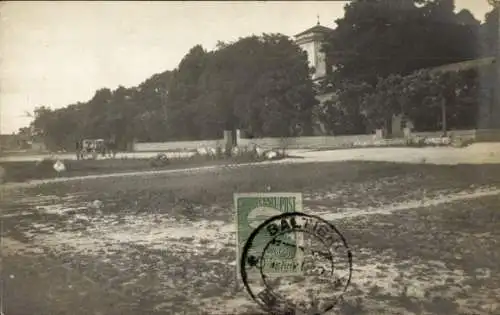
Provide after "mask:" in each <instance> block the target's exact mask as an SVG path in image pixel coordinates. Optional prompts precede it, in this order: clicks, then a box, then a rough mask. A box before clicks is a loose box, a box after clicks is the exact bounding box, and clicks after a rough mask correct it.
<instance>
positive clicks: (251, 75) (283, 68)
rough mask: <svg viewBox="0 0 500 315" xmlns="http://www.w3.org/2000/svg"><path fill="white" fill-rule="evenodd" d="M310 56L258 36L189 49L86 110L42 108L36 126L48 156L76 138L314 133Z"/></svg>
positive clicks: (103, 92)
mask: <svg viewBox="0 0 500 315" xmlns="http://www.w3.org/2000/svg"><path fill="white" fill-rule="evenodd" d="M309 70H310V69H309V68H308V65H307V56H306V55H305V53H304V52H303V51H302V50H301V49H300V48H299V47H298V46H297V45H296V44H295V43H294V42H293V41H292V40H291V39H289V38H288V37H286V36H284V35H281V34H263V35H262V36H249V37H245V38H240V39H239V40H237V41H236V42H233V43H222V42H221V43H219V44H218V45H217V48H216V50H214V51H206V50H205V49H203V47H201V46H200V45H197V46H195V47H193V48H192V49H191V50H190V51H189V52H188V53H187V54H186V56H185V57H184V58H183V59H182V60H181V62H180V64H179V66H178V67H177V68H176V69H175V70H174V71H171V72H170V71H166V72H163V73H160V74H156V75H154V76H152V77H151V78H149V79H147V80H146V81H144V82H143V83H141V84H140V85H139V86H137V87H132V88H125V87H121V86H120V87H118V88H117V89H116V90H114V91H111V90H110V89H107V88H103V89H100V90H98V91H96V93H95V95H94V97H92V99H90V100H89V101H88V102H86V103H78V104H74V105H70V106H67V107H65V108H62V109H58V110H54V111H52V110H50V109H47V108H41V109H39V113H38V114H37V117H35V121H34V122H33V125H34V126H36V127H37V128H39V129H40V130H43V132H44V139H46V140H47V141H46V142H48V143H49V147H50V148H52V149H60V148H73V147H74V143H75V141H76V140H78V139H81V138H112V139H115V141H116V143H117V144H118V145H119V146H120V147H121V148H125V147H126V146H127V144H128V143H129V142H131V141H133V140H138V141H153V142H155V141H167V140H195V139H218V138H221V137H222V133H223V130H225V129H226V130H232V129H235V128H240V129H242V130H244V131H246V132H247V133H248V134H251V135H254V136H289V135H297V134H308V133H310V132H311V129H312V128H311V113H312V109H313V107H314V106H315V105H316V103H317V102H316V100H315V95H314V90H313V84H312V81H311V79H310V77H309Z"/></svg>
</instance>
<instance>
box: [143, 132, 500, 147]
mask: <svg viewBox="0 0 500 315" xmlns="http://www.w3.org/2000/svg"><path fill="white" fill-rule="evenodd" d="M411 136H417V137H427V138H439V137H441V136H442V132H441V131H434V132H412V133H411ZM448 136H450V137H458V138H462V139H470V140H475V141H500V130H493V129H485V130H451V131H448ZM237 143H238V146H241V147H253V146H254V145H257V146H259V147H262V148H264V149H278V148H287V149H328V148H332V149H333V148H342V147H352V146H354V147H355V146H384V145H402V144H404V143H405V139H404V138H396V139H382V138H380V137H377V136H376V135H375V134H372V135H352V136H316V137H295V138H258V139H247V138H239V139H238V140H237ZM224 146H225V140H223V139H220V140H205V141H172V142H159V143H154V142H144V143H135V144H134V146H133V148H134V151H137V152H159V151H195V150H196V149H198V148H202V147H212V148H215V147H222V148H223V147H224Z"/></svg>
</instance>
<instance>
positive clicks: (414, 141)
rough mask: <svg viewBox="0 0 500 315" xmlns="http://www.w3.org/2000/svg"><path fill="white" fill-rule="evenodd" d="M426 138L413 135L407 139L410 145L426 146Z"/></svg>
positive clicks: (407, 143)
mask: <svg viewBox="0 0 500 315" xmlns="http://www.w3.org/2000/svg"><path fill="white" fill-rule="evenodd" d="M426 139H427V138H425V137H412V138H409V139H407V140H406V145H407V146H409V147H417V148H421V147H425V146H426Z"/></svg>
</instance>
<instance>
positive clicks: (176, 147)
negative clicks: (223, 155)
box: [133, 139, 224, 152]
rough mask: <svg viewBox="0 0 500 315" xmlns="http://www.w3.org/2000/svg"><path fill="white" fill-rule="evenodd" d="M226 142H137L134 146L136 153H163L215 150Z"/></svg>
mask: <svg viewBox="0 0 500 315" xmlns="http://www.w3.org/2000/svg"><path fill="white" fill-rule="evenodd" d="M223 145H224V140H222V139H221V140H203V141H171V142H137V143H134V144H133V151H136V152H159V151H160V152H161V151H194V150H196V149H198V148H201V147H211V148H215V147H218V146H223Z"/></svg>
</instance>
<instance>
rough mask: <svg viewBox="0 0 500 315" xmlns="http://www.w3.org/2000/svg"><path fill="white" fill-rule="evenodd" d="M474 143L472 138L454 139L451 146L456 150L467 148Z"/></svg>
mask: <svg viewBox="0 0 500 315" xmlns="http://www.w3.org/2000/svg"><path fill="white" fill-rule="evenodd" d="M473 143H474V139H471V138H466V139H463V138H454V139H453V140H452V142H451V145H452V146H453V147H455V148H465V147H468V146H470V145H471V144H473Z"/></svg>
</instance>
